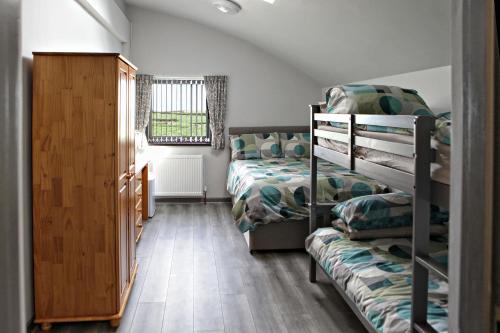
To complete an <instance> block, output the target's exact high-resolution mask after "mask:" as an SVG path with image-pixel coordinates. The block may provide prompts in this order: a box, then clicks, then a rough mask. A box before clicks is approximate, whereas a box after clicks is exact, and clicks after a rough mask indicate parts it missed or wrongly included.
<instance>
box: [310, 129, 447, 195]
mask: <svg viewBox="0 0 500 333" xmlns="http://www.w3.org/2000/svg"><path fill="white" fill-rule="evenodd" d="M318 129H321V130H325V131H332V132H337V133H342V134H347V130H346V129H343V128H337V127H333V126H329V125H320V126H318ZM355 133H356V135H357V136H362V137H366V138H372V139H379V140H384V141H390V142H397V143H405V144H413V136H411V135H404V134H396V133H383V132H370V131H362V130H357V131H356V132H355ZM318 144H319V145H320V146H321V147H325V148H328V149H332V150H335V151H337V152H339V153H342V154H347V150H348V146H347V144H346V143H343V142H340V141H335V140H331V139H325V138H319V137H318ZM431 145H432V148H433V149H434V150H435V151H436V159H435V161H434V162H433V163H432V164H431V177H432V179H433V180H434V181H437V182H440V183H443V184H447V185H449V184H450V146H449V145H446V144H443V143H441V142H440V141H438V140H436V139H434V138H433V139H432V144H431ZM354 155H355V156H356V157H357V158H360V159H363V160H366V161H369V162H373V163H377V164H380V165H383V166H387V167H391V168H394V169H397V170H400V171H404V172H408V173H413V160H412V159H411V158H408V157H405V156H401V155H396V154H391V153H386V152H382V151H378V150H375V149H369V148H364V147H356V148H355V150H354Z"/></svg>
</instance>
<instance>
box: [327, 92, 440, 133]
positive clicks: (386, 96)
mask: <svg viewBox="0 0 500 333" xmlns="http://www.w3.org/2000/svg"><path fill="white" fill-rule="evenodd" d="M327 112H328V113H335V114H375V115H414V116H434V114H433V113H432V111H431V110H430V109H429V107H428V106H427V104H426V103H425V101H424V100H423V99H422V97H420V95H419V94H418V92H417V91H415V90H412V89H403V88H399V87H392V86H380V85H367V84H349V85H343V86H336V87H333V88H332V89H330V90H329V98H328V106H327ZM331 125H332V126H334V127H341V128H347V126H346V124H342V123H334V122H332V123H331ZM358 129H362V130H367V131H372V132H388V133H397V134H409V133H410V131H409V130H408V129H404V128H393V127H386V126H372V125H368V126H366V125H365V126H358Z"/></svg>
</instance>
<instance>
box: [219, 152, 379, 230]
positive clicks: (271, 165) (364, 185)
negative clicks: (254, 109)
mask: <svg viewBox="0 0 500 333" xmlns="http://www.w3.org/2000/svg"><path fill="white" fill-rule="evenodd" d="M309 163H310V160H309V159H299V160H297V159H287V158H277V159H268V160H236V161H232V162H231V163H230V165H229V170H228V180H227V190H228V192H229V193H230V194H231V195H232V197H233V209H232V214H233V217H234V219H235V222H236V225H237V226H238V228H239V229H240V231H241V232H242V233H244V232H247V231H253V230H255V228H256V227H258V226H259V225H263V224H268V223H273V222H283V221H287V222H293V221H298V220H304V219H306V218H308V217H309V208H308V206H307V204H308V202H309V192H310V169H309V168H310V166H309ZM317 184H318V185H317V187H318V188H317V196H318V201H319V202H330V203H335V202H341V201H345V200H348V199H351V198H353V197H358V196H362V195H369V194H377V193H384V192H387V190H388V188H387V186H385V185H383V184H381V183H379V182H377V181H375V180H372V179H370V178H367V177H365V176H362V175H360V174H357V173H355V172H352V171H350V170H349V169H346V168H343V167H340V166H338V165H335V164H332V163H328V162H325V161H319V162H318V183H317Z"/></svg>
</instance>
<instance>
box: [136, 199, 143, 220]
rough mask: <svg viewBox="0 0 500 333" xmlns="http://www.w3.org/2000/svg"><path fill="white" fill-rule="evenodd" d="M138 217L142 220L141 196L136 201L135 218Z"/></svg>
mask: <svg viewBox="0 0 500 333" xmlns="http://www.w3.org/2000/svg"><path fill="white" fill-rule="evenodd" d="M138 218H140V219H141V221H142V200H141V199H140V198H139V199H138V200H137V201H136V203H135V219H136V220H137V219H138Z"/></svg>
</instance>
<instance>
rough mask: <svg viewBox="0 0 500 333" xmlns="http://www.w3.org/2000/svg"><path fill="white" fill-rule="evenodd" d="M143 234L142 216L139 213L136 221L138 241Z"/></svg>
mask: <svg viewBox="0 0 500 333" xmlns="http://www.w3.org/2000/svg"><path fill="white" fill-rule="evenodd" d="M141 235H142V217H141V216H140V215H139V217H138V219H137V220H136V221H135V241H136V242H138V241H139V239H140V238H141Z"/></svg>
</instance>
